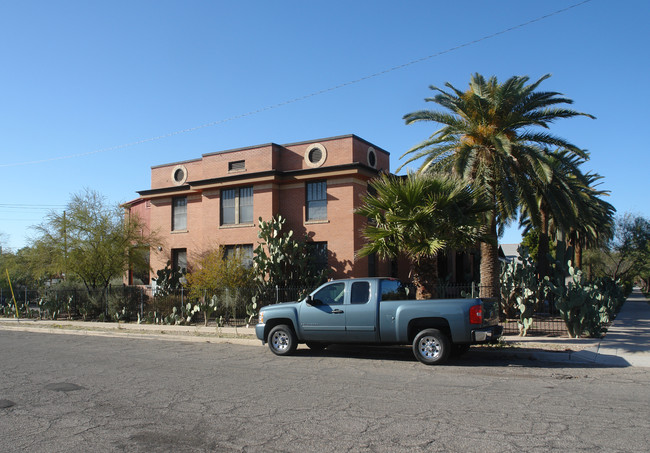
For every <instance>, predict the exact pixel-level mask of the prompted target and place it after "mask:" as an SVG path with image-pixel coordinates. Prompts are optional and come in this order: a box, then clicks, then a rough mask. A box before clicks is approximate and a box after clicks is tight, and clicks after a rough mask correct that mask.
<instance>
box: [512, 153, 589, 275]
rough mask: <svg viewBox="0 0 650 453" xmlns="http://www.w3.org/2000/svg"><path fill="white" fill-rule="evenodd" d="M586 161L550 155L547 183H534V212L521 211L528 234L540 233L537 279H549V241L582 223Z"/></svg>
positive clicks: (576, 157)
mask: <svg viewBox="0 0 650 453" xmlns="http://www.w3.org/2000/svg"><path fill="white" fill-rule="evenodd" d="M583 162H584V159H583V158H581V157H579V156H577V155H575V154H573V153H570V152H568V151H566V150H557V151H552V152H548V153H547V154H546V163H547V165H548V167H549V170H550V172H549V178H548V180H547V181H543V180H536V181H533V185H534V186H535V190H536V195H535V198H536V200H535V206H534V208H535V209H534V210H531V209H529V207H528V206H523V207H522V209H521V217H520V218H521V220H520V225H521V226H524V227H525V230H524V232H528V231H530V229H532V228H535V229H536V230H537V232H538V248H537V257H536V260H537V276H538V278H539V279H540V280H542V279H543V278H544V277H545V276H547V275H549V272H550V263H549V260H548V253H549V241H550V237H551V233H552V232H554V231H568V230H569V229H570V228H573V227H574V226H575V225H577V224H578V223H579V222H580V215H581V214H580V211H579V208H580V206H581V205H582V204H581V200H580V193H581V190H582V188H583V187H585V186H586V185H587V184H588V179H587V177H586V176H585V175H583V173H582V172H581V171H580V168H579V167H580V165H581V164H582V163H583Z"/></svg>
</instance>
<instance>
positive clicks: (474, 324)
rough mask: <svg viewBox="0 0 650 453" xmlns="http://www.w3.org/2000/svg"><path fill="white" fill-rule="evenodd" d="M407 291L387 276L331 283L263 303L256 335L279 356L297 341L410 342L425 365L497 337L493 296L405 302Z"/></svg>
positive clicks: (314, 345) (318, 345) (316, 344)
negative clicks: (288, 298) (294, 296)
mask: <svg viewBox="0 0 650 453" xmlns="http://www.w3.org/2000/svg"><path fill="white" fill-rule="evenodd" d="M408 293H409V291H408V289H407V288H406V287H405V286H404V285H402V284H401V283H400V282H399V281H398V280H395V279H389V278H361V279H346V280H334V281H330V282H328V283H325V284H323V285H321V286H320V287H318V288H317V289H316V290H314V291H313V292H312V293H311V294H309V295H308V296H307V297H306V298H305V299H304V300H302V301H300V302H288V303H280V304H274V305H267V306H265V307H262V308H261V309H260V312H259V321H258V324H257V325H256V326H255V334H256V336H257V338H259V339H260V340H262V344H264V343H268V345H269V349H270V350H271V351H272V352H273V353H274V354H276V355H279V356H286V355H290V354H292V353H293V352H294V351H295V350H296V347H297V346H298V344H299V343H306V344H307V346H308V347H309V348H311V349H315V350H322V349H324V348H326V347H327V346H328V345H330V344H350V343H360V344H381V345H399V344H410V345H412V347H413V353H414V354H415V357H416V358H417V359H418V360H419V361H420V362H422V363H424V364H427V365H434V364H440V363H443V362H445V361H446V360H447V358H448V357H449V355H450V354H452V353H453V354H461V353H463V352H465V351H467V350H468V349H469V346H470V345H472V344H477V343H487V342H493V341H496V340H497V339H498V337H499V336H501V332H502V328H501V327H500V326H499V325H498V306H497V305H498V304H497V302H496V301H495V300H491V299H434V300H409V294H408Z"/></svg>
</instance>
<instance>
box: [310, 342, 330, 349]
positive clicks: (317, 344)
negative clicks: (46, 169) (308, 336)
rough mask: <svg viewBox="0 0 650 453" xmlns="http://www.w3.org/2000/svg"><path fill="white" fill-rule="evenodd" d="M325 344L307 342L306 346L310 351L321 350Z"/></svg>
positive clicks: (325, 346)
mask: <svg viewBox="0 0 650 453" xmlns="http://www.w3.org/2000/svg"><path fill="white" fill-rule="evenodd" d="M327 346H329V345H328V344H326V343H311V342H309V343H307V347H308V348H309V349H311V350H312V351H323V350H325V348H327Z"/></svg>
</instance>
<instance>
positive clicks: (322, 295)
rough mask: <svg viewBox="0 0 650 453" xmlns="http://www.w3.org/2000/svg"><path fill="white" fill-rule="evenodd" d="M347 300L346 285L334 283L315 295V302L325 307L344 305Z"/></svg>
mask: <svg viewBox="0 0 650 453" xmlns="http://www.w3.org/2000/svg"><path fill="white" fill-rule="evenodd" d="M344 299H345V283H332V284H331V285H327V286H325V287H324V288H321V290H320V291H318V292H317V293H316V294H314V300H318V301H320V303H322V304H325V305H337V304H342V303H343V302H344Z"/></svg>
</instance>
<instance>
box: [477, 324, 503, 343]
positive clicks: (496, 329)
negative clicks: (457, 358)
mask: <svg viewBox="0 0 650 453" xmlns="http://www.w3.org/2000/svg"><path fill="white" fill-rule="evenodd" d="M502 334H503V327H501V326H488V327H481V328H480V329H475V330H472V342H473V343H490V342H495V341H497V340H498V339H499V337H500V336H501V335H502Z"/></svg>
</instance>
